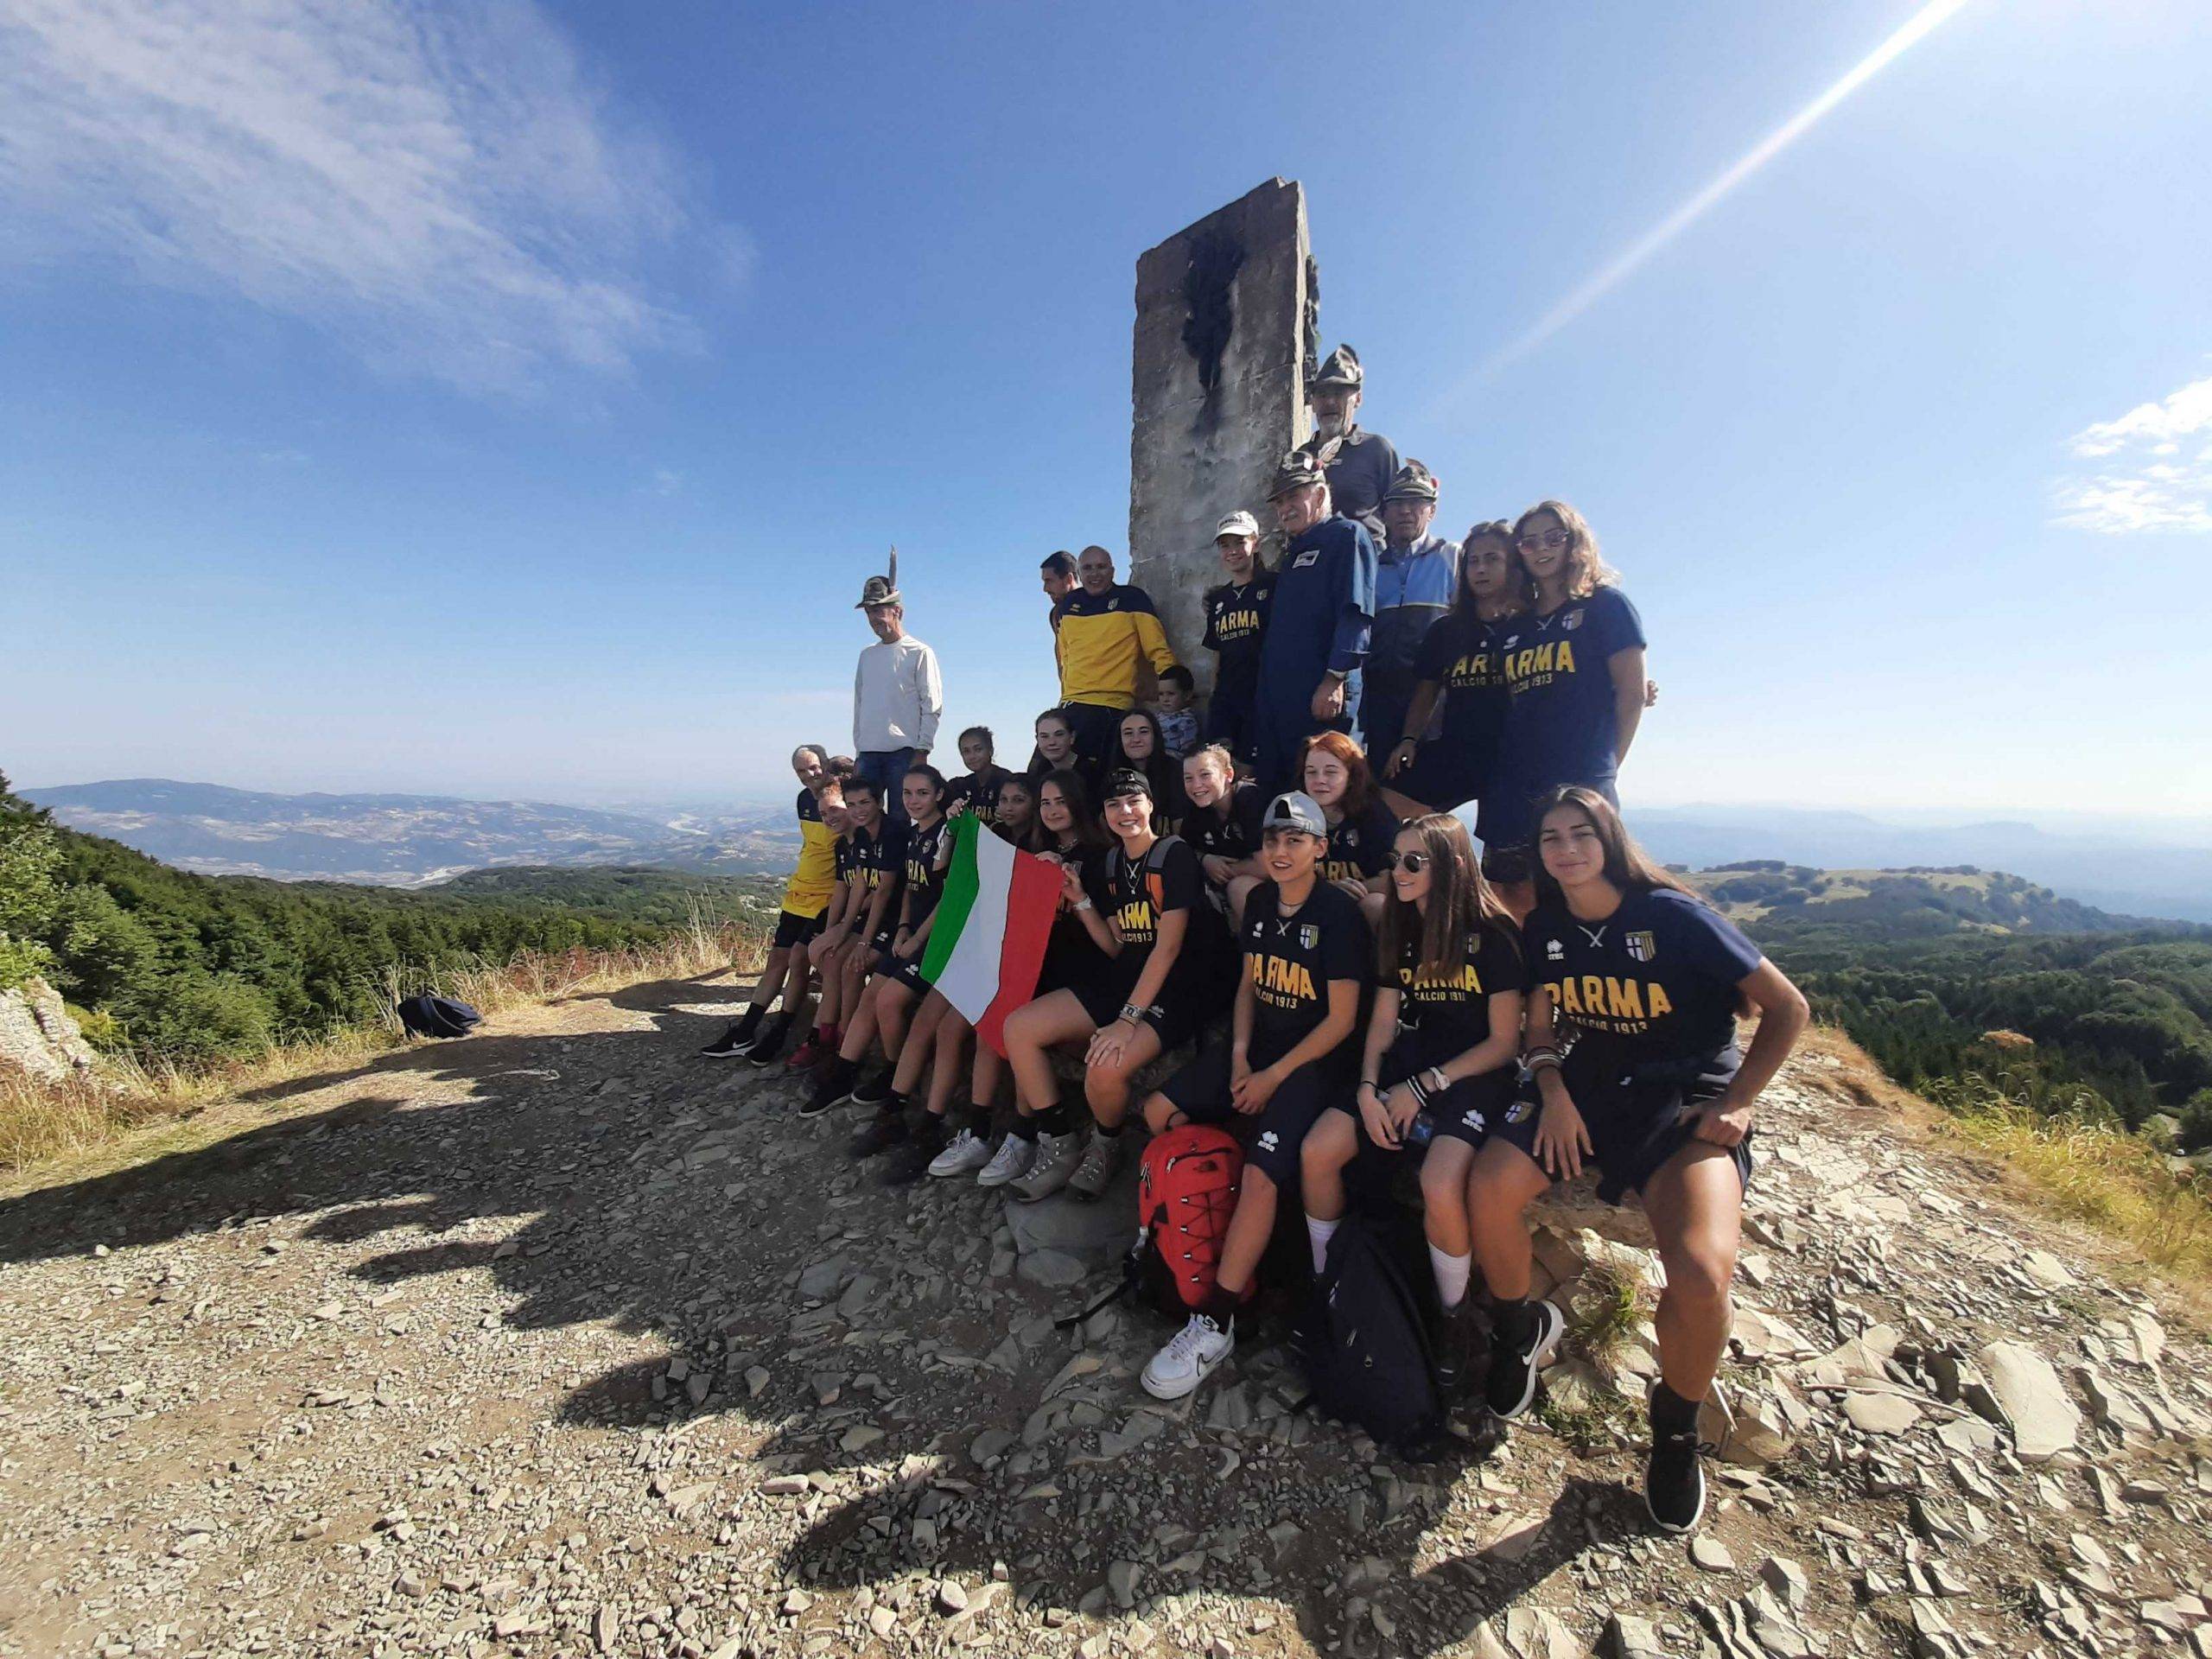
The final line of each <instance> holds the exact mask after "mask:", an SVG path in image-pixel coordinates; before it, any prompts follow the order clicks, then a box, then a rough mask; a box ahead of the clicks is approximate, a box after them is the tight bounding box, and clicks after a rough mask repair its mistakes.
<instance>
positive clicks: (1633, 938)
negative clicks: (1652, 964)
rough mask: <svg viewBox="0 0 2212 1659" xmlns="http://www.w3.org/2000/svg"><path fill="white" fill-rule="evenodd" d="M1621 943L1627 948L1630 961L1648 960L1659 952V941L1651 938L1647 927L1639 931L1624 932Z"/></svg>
mask: <svg viewBox="0 0 2212 1659" xmlns="http://www.w3.org/2000/svg"><path fill="white" fill-rule="evenodd" d="M1621 944H1622V947H1623V948H1624V950H1627V952H1628V958H1629V960H1630V962H1649V961H1650V960H1651V959H1652V958H1653V957H1656V956H1657V955H1658V954H1659V941H1658V940H1657V939H1656V938H1652V936H1651V934H1650V931H1649V930H1648V929H1647V930H1644V931H1641V932H1636V933H1624V934H1623V935H1621Z"/></svg>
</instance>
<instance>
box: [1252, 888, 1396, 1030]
mask: <svg viewBox="0 0 2212 1659" xmlns="http://www.w3.org/2000/svg"><path fill="white" fill-rule="evenodd" d="M1281 902H1282V889H1281V888H1280V887H1276V886H1275V884H1274V882H1272V881H1268V882H1264V883H1262V885H1261V886H1259V887H1255V888H1253V889H1252V896H1251V898H1249V899H1247V900H1246V901H1245V904H1244V925H1243V927H1242V928H1240V929H1239V930H1238V931H1237V932H1238V938H1237V944H1238V947H1239V948H1240V949H1241V950H1243V953H1244V976H1245V977H1246V978H1247V979H1249V980H1250V981H1251V982H1252V1060H1253V1063H1254V1064H1255V1065H1273V1064H1274V1062H1275V1061H1276V1060H1278V1059H1280V1058H1282V1056H1284V1055H1285V1054H1287V1053H1289V1052H1290V1051H1291V1050H1292V1049H1294V1048H1295V1047H1297V1046H1298V1045H1299V1044H1300V1043H1301V1042H1303V1041H1304V1040H1305V1039H1306V1036H1307V1034H1308V1033H1311V1032H1312V1031H1313V1029H1314V1027H1317V1026H1319V1024H1320V1023H1321V1022H1322V1021H1323V1020H1326V1019H1327V1018H1328V1017H1329V985H1330V982H1332V981H1333V980H1340V979H1348V980H1351V981H1352V982H1355V983H1362V982H1364V981H1365V980H1366V978H1367V976H1368V969H1369V964H1370V963H1372V962H1373V961H1374V960H1375V947H1374V943H1373V941H1372V940H1371V939H1370V938H1369V937H1368V931H1367V918H1366V917H1365V916H1363V915H1362V914H1361V913H1360V909H1359V900H1358V899H1355V898H1353V897H1352V896H1351V894H1350V893H1346V892H1345V891H1344V889H1343V888H1342V887H1331V886H1329V884H1328V883H1327V882H1325V881H1317V882H1315V883H1314V884H1313V892H1312V893H1308V894H1307V895H1306V902H1305V903H1304V904H1302V905H1300V906H1299V907H1298V908H1297V909H1296V910H1294V911H1293V912H1291V913H1290V914H1289V915H1288V916H1285V915H1283V914H1282V912H1281ZM1357 1039H1358V1033H1357V1028H1356V1027H1355V1029H1354V1031H1353V1033H1352V1034H1351V1036H1349V1037H1347V1038H1346V1039H1344V1040H1345V1042H1346V1044H1347V1045H1349V1044H1351V1043H1353V1042H1355V1041H1357Z"/></svg>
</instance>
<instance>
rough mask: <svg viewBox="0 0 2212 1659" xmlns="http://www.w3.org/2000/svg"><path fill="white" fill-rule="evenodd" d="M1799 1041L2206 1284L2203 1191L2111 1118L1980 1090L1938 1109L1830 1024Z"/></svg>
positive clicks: (2042, 1201)
mask: <svg viewBox="0 0 2212 1659" xmlns="http://www.w3.org/2000/svg"><path fill="white" fill-rule="evenodd" d="M1803 1046H1804V1048H1805V1049H1806V1050H1808V1051H1809V1052H1811V1053H1813V1054H1815V1055H1818V1056H1821V1057H1824V1058H1828V1059H1831V1060H1833V1061H1834V1063H1835V1065H1834V1070H1832V1071H1823V1073H1822V1074H1821V1075H1824V1076H1827V1077H1832V1078H1833V1079H1834V1081H1835V1082H1836V1083H1838V1084H1840V1085H1841V1086H1842V1088H1843V1089H1844V1090H1846V1092H1847V1093H1848V1094H1850V1095H1851V1096H1853V1098H1854V1099H1856V1100H1858V1101H1859V1103H1861V1104H1862V1105H1866V1106H1869V1107H1872V1108H1874V1109H1877V1110H1878V1111H1881V1112H1884V1113H1885V1114H1887V1115H1889V1116H1896V1117H1900V1118H1903V1119H1904V1120H1906V1121H1908V1122H1914V1123H1916V1124H1918V1125H1920V1126H1921V1127H1922V1128H1925V1129H1926V1130H1927V1131H1928V1132H1929V1134H1930V1135H1936V1136H1937V1137H1940V1138H1942V1139H1944V1140H1948V1141H1955V1142H1957V1143H1958V1144H1960V1145H1961V1146H1963V1147H1969V1148H1971V1149H1972V1150H1974V1151H1975V1152H1978V1153H1980V1154H1983V1155H1984V1156H1986V1157H1988V1158H1991V1159H1993V1160H1996V1162H1997V1163H1999V1165H2000V1166H2002V1167H2003V1168H2004V1169H2005V1172H2006V1173H2008V1174H2010V1175H2011V1176H2012V1178H2013V1181H2014V1185H2016V1187H2017V1188H2018V1191H2019V1192H2020V1193H2021V1194H2022V1195H2023V1196H2024V1197H2026V1198H2030V1199H2031V1200H2032V1201H2033V1202H2035V1203H2036V1204H2037V1205H2041V1206H2042V1207H2043V1208H2044V1209H2047V1210H2050V1211H2053V1212H2055V1213H2056V1214H2059V1215H2063V1216H2065V1217H2069V1218H2070V1219H2073V1220H2075V1221H2080V1222H2085V1223H2087V1224H2088V1225H2090V1226H2091V1227H2093V1228H2094V1229H2096V1230H2098V1231H2099V1232H2101V1233H2104V1234H2106V1235H2107V1236H2110V1237H2112V1238H2113V1239H2114V1240H2116V1241H2117V1242H2118V1243H2120V1244H2121V1245H2122V1246H2123V1247H2124V1252H2125V1254H2124V1260H2126V1261H2130V1262H2139V1263H2141V1264H2143V1265H2145V1266H2147V1267H2150V1268H2154V1269H2157V1270H2158V1272H2159V1273H2160V1274H2163V1275H2164V1276H2165V1277H2167V1278H2168V1279H2170V1280H2172V1281H2176V1282H2177V1284H2178V1285H2179V1286H2181V1287H2183V1288H2184V1289H2185V1290H2187V1291H2188V1292H2190V1294H2191V1296H2192V1298H2196V1297H2199V1296H2201V1295H2202V1292H2203V1290H2204V1287H2206V1286H2207V1285H2208V1284H2212V1190H2208V1187H2207V1185H2206V1184H2205V1183H2204V1182H2202V1181H2201V1180H2191V1179H2188V1178H2186V1177H2183V1176H2180V1175H2177V1174H2176V1173H2174V1172H2173V1170H2171V1168H2169V1167H2168V1166H2167V1164H2166V1160H2165V1157H2164V1154H2162V1153H2160V1152H2159V1151H2158V1148H2156V1147H2153V1146H2152V1145H2151V1144H2150V1143H2149V1142H2148V1141H2144V1140H2143V1139H2142V1138H2141V1137H2139V1136H2138V1135H2130V1134H2129V1133H2127V1132H2126V1129H2125V1128H2120V1127H2119V1126H2117V1125H2114V1124H2110V1123H2099V1122H2083V1121H2082V1120H2080V1119H2077V1118H2071V1117H2044V1116H2041V1115H2040V1114H2037V1113H2034V1112H2031V1111H2029V1110H2028V1109H2025V1108H2024V1107H2020V1106H2015V1105H2013V1104H2012V1103H2009V1102H2006V1101H2005V1100H2002V1099H1999V1098H1993V1097H1991V1096H1988V1095H1986V1094H1983V1095H1980V1096H1974V1095H1970V1094H1968V1093H1967V1092H1966V1091H1961V1095H1960V1097H1959V1098H1958V1099H1956V1100H1954V1101H1950V1102H1947V1103H1945V1105H1944V1106H1943V1107H1938V1106H1935V1105H1931V1104H1930V1103H1929V1102H1927V1101H1925V1100H1923V1099H1922V1098H1921V1097H1920V1096H1917V1095H1916V1094H1914V1093H1912V1092H1911V1091H1910V1090H1906V1089H1903V1088H1900V1087H1898V1085H1897V1084H1894V1083H1892V1082H1891V1081H1890V1079H1889V1078H1888V1077H1885V1075H1884V1074H1883V1072H1882V1071H1881V1068H1880V1067H1878V1065H1875V1064H1874V1062H1873V1060H1872V1058H1870V1057H1869V1056H1868V1055H1867V1054H1866V1051H1865V1050H1863V1049H1861V1048H1860V1047H1859V1046H1858V1045H1857V1044H1856V1043H1854V1042H1853V1041H1852V1040H1851V1039H1849V1038H1848V1037H1847V1036H1845V1035H1844V1034H1843V1033H1841V1032H1840V1031H1837V1030H1835V1029H1834V1028H1833V1027H1825V1026H1822V1027H1815V1028H1814V1029H1813V1030H1811V1031H1808V1033H1806V1037H1805V1042H1804V1045H1803ZM2123 1276H2125V1274H2124V1273H2123Z"/></svg>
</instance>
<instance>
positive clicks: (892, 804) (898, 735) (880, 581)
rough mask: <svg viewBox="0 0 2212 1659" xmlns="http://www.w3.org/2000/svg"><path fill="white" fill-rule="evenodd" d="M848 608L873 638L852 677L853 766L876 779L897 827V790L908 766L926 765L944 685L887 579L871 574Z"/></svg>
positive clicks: (900, 808) (933, 656) (902, 817)
mask: <svg viewBox="0 0 2212 1659" xmlns="http://www.w3.org/2000/svg"><path fill="white" fill-rule="evenodd" d="M853 608H854V609H855V610H858V611H864V612H866V613H867V614H868V626H869V627H871V628H873V629H874V630H875V638H876V643H875V644H874V645H870V646H869V647H868V649H867V650H866V651H863V652H861V660H860V666H859V667H858V668H857V669H855V671H854V673H853V760H854V763H855V768H856V769H857V771H858V772H859V773H860V775H861V777H863V778H868V779H873V780H874V784H875V786H876V791H877V793H878V794H879V796H880V798H881V799H882V801H883V810H884V811H885V812H886V813H887V814H888V815H889V816H891V817H894V818H896V819H897V820H898V821H899V822H900V823H905V822H906V807H905V806H904V805H903V804H901V802H900V800H899V785H900V783H901V781H902V780H903V779H905V777H906V768H907V767H909V766H913V765H914V764H916V763H917V762H918V761H923V760H928V759H929V756H930V749H931V746H932V745H933V744H934V743H935V742H936V741H937V722H938V716H939V715H942V714H943V713H944V683H943V681H942V680H940V679H939V678H938V668H937V653H936V652H933V651H931V649H930V648H929V647H928V646H927V645H924V644H923V643H922V642H921V641H920V640H918V639H914V638H913V637H912V635H910V634H909V633H907V632H906V604H905V602H904V601H903V600H902V599H901V598H900V596H899V589H898V588H896V587H895V586H894V585H893V578H891V577H889V576H870V577H869V578H868V581H867V582H866V583H865V584H863V585H862V587H861V601H860V603H859V604H858V605H856V606H855V607H853Z"/></svg>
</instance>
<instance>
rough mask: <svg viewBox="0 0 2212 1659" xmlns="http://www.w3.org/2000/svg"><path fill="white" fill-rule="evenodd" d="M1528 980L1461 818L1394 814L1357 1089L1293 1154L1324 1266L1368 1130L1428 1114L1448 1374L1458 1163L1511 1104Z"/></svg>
mask: <svg viewBox="0 0 2212 1659" xmlns="http://www.w3.org/2000/svg"><path fill="white" fill-rule="evenodd" d="M1528 983H1529V981H1528V974H1527V972H1526V970H1525V969H1524V968H1523V967H1522V960H1521V941H1520V938H1519V934H1518V931H1517V930H1516V928H1515V926H1514V925H1513V918H1511V917H1510V916H1509V915H1508V914H1507V913H1506V912H1505V907H1504V906H1502V905H1500V904H1499V903H1498V902H1497V899H1496V898H1495V897H1493V896H1492V894H1491V891H1490V888H1489V887H1488V886H1487V885H1485V884H1484V880H1483V874H1482V870H1481V868H1480V867H1479V866H1478V864H1477V862H1476V860H1475V848H1474V842H1472V841H1471V840H1470V839H1469V838H1468V835H1467V826H1466V825H1465V824H1464V823H1461V822H1460V821H1459V819H1458V818H1457V817H1453V816H1452V815H1451V814H1450V813H1446V812H1433V813H1430V814H1427V816H1425V817H1418V818H1415V819H1414V821H1413V822H1412V823H1408V824H1403V825H1402V826H1400V828H1399V830H1398V834H1397V839H1396V841H1395V844H1394V845H1393V846H1392V848H1391V849H1390V897H1389V904H1388V906H1387V907H1386V908H1385V909H1384V911H1383V926H1382V928H1381V930H1380V931H1379V932H1378V934H1377V938H1376V960H1375V971H1374V985H1375V1007H1374V1010H1373V1012H1372V1014H1370V1017H1369V1020H1368V1022H1367V1048H1366V1052H1365V1053H1364V1055H1363V1057H1362V1059H1361V1064H1360V1082H1359V1088H1358V1090H1357V1094H1356V1095H1355V1096H1354V1097H1353V1101H1352V1103H1351V1105H1350V1106H1349V1107H1344V1106H1338V1107H1335V1108H1332V1109H1330V1110H1329V1111H1326V1112H1324V1113H1323V1114H1322V1115H1321V1118H1320V1121H1319V1122H1317V1123H1316V1124H1315V1125H1314V1126H1313V1133H1312V1134H1310V1135H1307V1136H1306V1144H1305V1146H1304V1147H1303V1148H1302V1149H1301V1151H1300V1164H1301V1166H1302V1176H1303V1185H1304V1190H1305V1195H1306V1234H1307V1236H1308V1237H1309V1239H1310V1240H1311V1242H1312V1244H1313V1270H1314V1271H1315V1272H1316V1273H1319V1271H1320V1270H1321V1268H1323V1267H1324V1266H1325V1265H1326V1262H1327V1260H1328V1250H1329V1241H1330V1239H1331V1238H1332V1237H1333V1236H1335V1233H1336V1230H1337V1225H1338V1222H1340V1221H1341V1220H1342V1219H1343V1217H1344V1208H1345V1204H1346V1198H1345V1194H1344V1167H1345V1166H1346V1165H1348V1164H1350V1163H1351V1160H1352V1159H1353V1158H1354V1157H1356V1156H1357V1155H1358V1154H1359V1153H1360V1152H1361V1149H1362V1143H1363V1142H1364V1143H1365V1145H1366V1146H1367V1147H1373V1148H1376V1149H1377V1150H1379V1151H1381V1152H1384V1153H1396V1152H1400V1151H1402V1150H1403V1148H1404V1147H1405V1145H1406V1136H1407V1135H1408V1132H1409V1131H1410V1130H1412V1129H1413V1128H1414V1123H1415V1122H1416V1120H1418V1119H1420V1118H1421V1117H1423V1116H1426V1118H1427V1123H1428V1127H1429V1128H1430V1129H1431V1130H1432V1131H1433V1138H1432V1139H1431V1140H1430V1141H1428V1149H1427V1152H1426V1154H1422V1155H1421V1214H1422V1226H1423V1230H1425V1231H1426V1232H1427V1235H1428V1260H1429V1266H1430V1268H1431V1269H1432V1270H1433V1272H1434V1274H1435V1275H1436V1294H1437V1300H1438V1303H1439V1305H1440V1306H1441V1307H1442V1308H1443V1310H1444V1313H1445V1319H1446V1332H1445V1333H1444V1334H1445V1336H1446V1341H1445V1342H1443V1343H1442V1344H1440V1354H1441V1356H1442V1358H1443V1363H1444V1367H1445V1369H1446V1371H1447V1373H1449V1374H1450V1376H1458V1375H1459V1374H1461V1373H1462V1372H1463V1371H1464V1370H1465V1365H1466V1363H1467V1361H1468V1359H1469V1357H1470V1356H1471V1348H1472V1346H1473V1338H1472V1335H1471V1329H1470V1324H1469V1319H1468V1317H1467V1316H1466V1315H1465V1314H1463V1313H1462V1312H1461V1310H1462V1309H1463V1308H1465V1306H1468V1304H1467V1301H1466V1296H1467V1281H1468V1277H1469V1273H1470V1269H1471V1264H1472V1260H1473V1258H1472V1256H1471V1254H1470V1252H1471V1245H1470V1243H1469V1242H1468V1232H1467V1172H1468V1171H1469V1169H1470V1168H1471V1167H1472V1166H1473V1164H1474V1161H1475V1152H1476V1149H1477V1148H1478V1147H1480V1146H1481V1145H1482V1144H1483V1142H1484V1141H1486V1140H1488V1139H1489V1138H1490V1135H1491V1131H1492V1130H1493V1129H1494V1128H1496V1127H1497V1125H1498V1124H1499V1123H1501V1122H1503V1121H1504V1117H1505V1112H1506V1109H1507V1107H1508V1106H1510V1104H1511V1103H1512V1100H1513V1090H1514V1084H1515V1082H1516V1077H1517V1076H1518V1071H1517V1068H1516V1065H1515V1062H1516V1059H1517V1058H1518V1057H1519V1055H1520V1052H1521V1009H1522V998H1523V995H1524V994H1525V992H1526V991H1527V988H1528Z"/></svg>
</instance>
